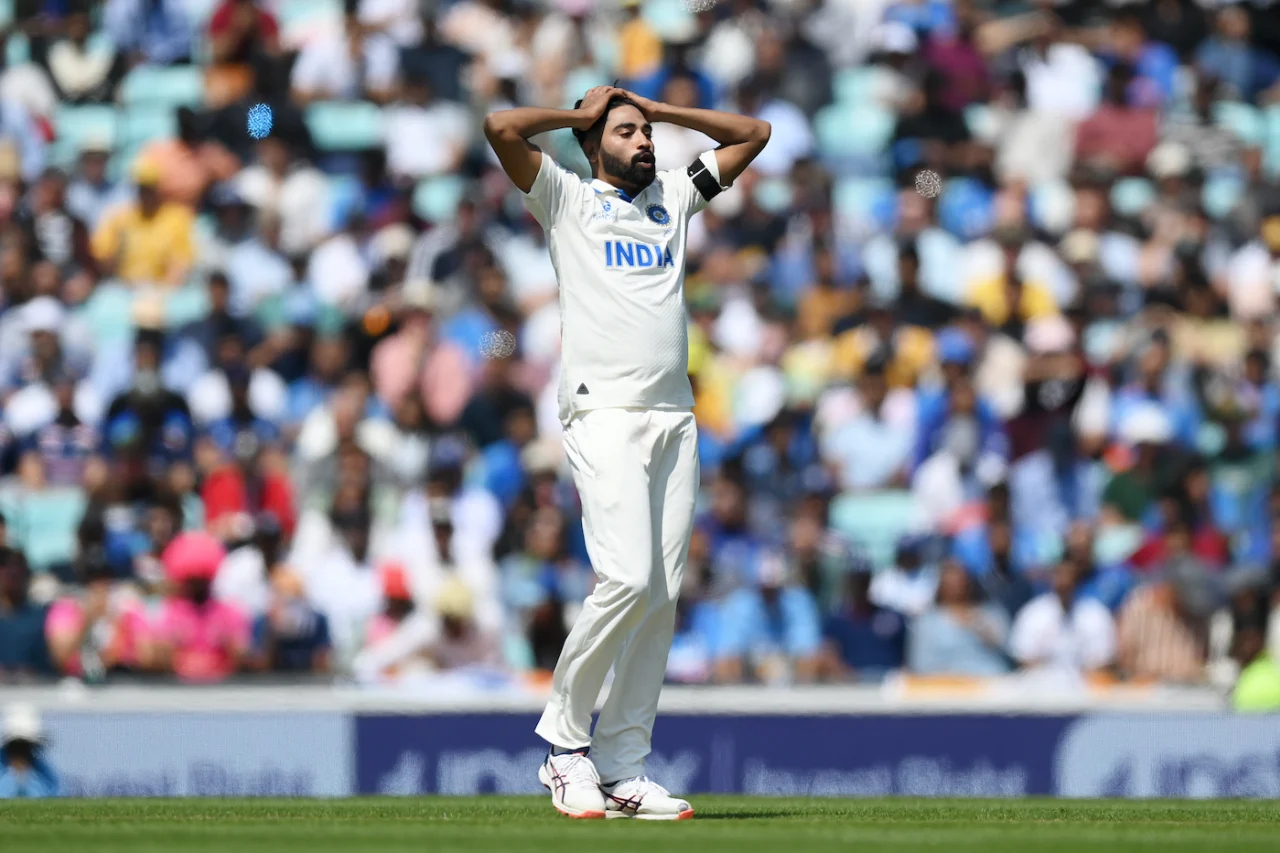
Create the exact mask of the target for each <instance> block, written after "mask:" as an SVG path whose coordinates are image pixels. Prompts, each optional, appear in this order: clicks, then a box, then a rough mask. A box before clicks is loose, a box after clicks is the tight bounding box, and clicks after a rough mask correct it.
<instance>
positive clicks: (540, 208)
mask: <svg viewBox="0 0 1280 853" xmlns="http://www.w3.org/2000/svg"><path fill="white" fill-rule="evenodd" d="M580 186H582V181H580V180H579V179H578V177H577V175H575V174H573V173H572V172H570V171H569V170H568V169H566V168H564V167H563V166H561V165H560V164H559V163H557V162H556V161H555V160H553V159H552V158H551V155H549V154H547V153H546V152H545V151H544V152H543V153H542V165H541V166H539V167H538V176H537V177H536V178H534V179H533V186H531V187H530V188H529V192H527V193H525V196H524V206H525V207H527V208H528V209H529V212H530V213H532V214H533V218H534V219H536V220H538V224H539V225H541V226H542V227H543V228H545V229H547V230H548V231H550V230H551V229H552V228H554V227H555V224H556V222H557V221H558V220H559V218H560V216H561V215H562V214H563V212H564V210H565V209H566V208H567V206H568V204H569V202H570V199H572V198H573V196H574V193H575V192H576V190H577V188H578V187H580Z"/></svg>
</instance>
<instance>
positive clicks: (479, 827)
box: [0, 797, 1280, 853]
mask: <svg viewBox="0 0 1280 853" xmlns="http://www.w3.org/2000/svg"><path fill="white" fill-rule="evenodd" d="M694 807H695V808H696V809H697V817H696V818H695V819H694V820H692V821H684V822H681V823H653V822H646V823H641V822H638V821H624V820H614V821H607V822H606V821H571V820H567V819H565V818H561V817H559V816H558V815H556V814H555V813H553V812H552V811H551V808H550V806H549V804H548V803H547V801H545V800H544V799H542V798H528V797H515V798H498V797H493V798H480V799H450V798H441V797H436V798H422V799H406V800H400V799H376V800H372V799H370V800H342V801H336V802H314V801H299V800H151V801H145V800H130V801H124V800H111V801H76V800H66V801H62V802H57V801H46V802H36V803H4V802H0V851H3V852H4V853H28V851H31V853H34V851H41V853H58V851H80V850H85V851H90V850H91V851H102V852H103V853H107V851H121V853H126V851H127V853H151V851H157V853H158V852H159V851H164V853H171V851H172V853H185V852H186V851H218V853H254V851H273V853H274V851H289V852H290V853H291V852H292V851H305V852H306V853H329V851H352V852H354V851H378V853H392V851H415V853H428V851H453V850H457V851H477V853H479V851H485V853H487V851H499V853H507V852H508V851H517V850H533V851H554V853H568V852H569V851H577V850H581V851H584V853H624V851H635V853H684V851H689V853H704V851H705V852H706V853H715V851H725V853H730V851H732V853H740V851H770V853H773V851H778V852H779V853H808V851H827V850H830V851H836V850H839V851H844V852H847V851H856V853H864V851H880V850H883V851H892V852H893V853H915V851H925V850H928V851H947V853H951V852H952V851H975V853H977V851H982V853H1005V851H1008V853H1027V851H1034V853H1053V851H1090V853H1096V851H1129V850H1144V851H1154V850H1159V851H1163V853H1173V851H1183V850H1185V851H1192V850H1194V851H1213V853H1234V852H1235V851H1259V853H1261V851H1274V850H1277V849H1280V808H1277V806H1276V804H1274V803H1246V802H1196V803H1171V802H1080V801H1050V800H1031V801H1017V802H1010V801H981V800H945V801H943V800H906V799H903V800H775V799H752V798H747V797H696V798H694Z"/></svg>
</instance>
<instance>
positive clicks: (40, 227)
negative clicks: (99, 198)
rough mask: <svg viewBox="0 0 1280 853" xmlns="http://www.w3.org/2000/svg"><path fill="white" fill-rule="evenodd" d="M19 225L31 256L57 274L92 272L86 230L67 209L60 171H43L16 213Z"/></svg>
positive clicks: (91, 257)
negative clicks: (28, 245)
mask: <svg viewBox="0 0 1280 853" xmlns="http://www.w3.org/2000/svg"><path fill="white" fill-rule="evenodd" d="M19 222H20V223H21V225H22V227H23V229H24V230H25V231H26V232H27V235H28V239H29V240H30V245H31V246H32V247H33V248H34V250H35V252H34V254H35V257H36V258H37V259H39V260H42V261H47V262H49V263H52V264H53V265H55V266H56V267H57V269H58V272H59V274H60V275H62V276H68V275H70V274H71V273H72V272H74V271H76V270H85V271H88V272H91V273H92V272H93V271H94V270H95V263H94V259H93V254H92V253H91V252H90V251H89V230H88V228H86V227H85V224H84V223H83V222H81V221H80V220H79V219H78V218H77V217H76V216H75V214H73V213H71V212H70V210H69V209H68V207H67V176H66V175H65V174H64V173H63V172H61V171H59V170H58V169H46V170H45V171H44V173H43V174H41V175H40V178H39V180H37V181H36V182H35V185H34V186H33V187H32V188H31V191H30V192H29V193H28V194H27V199H26V204H25V205H24V206H23V209H22V210H21V211H19Z"/></svg>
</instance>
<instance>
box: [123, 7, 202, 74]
mask: <svg viewBox="0 0 1280 853" xmlns="http://www.w3.org/2000/svg"><path fill="white" fill-rule="evenodd" d="M183 5H184V4H183V3H182V0H107V8H106V9H105V11H104V12H103V23H104V25H105V28H106V32H107V35H109V36H110V37H111V41H112V42H113V43H114V44H115V46H116V49H118V50H120V51H121V52H122V53H125V54H135V55H141V56H142V57H143V58H145V59H146V60H147V61H148V62H155V63H158V64H160V65H169V64H171V63H174V62H179V61H182V60H185V59H188V58H190V56H191V22H190V21H189V20H187V14H186V11H185V10H184V9H183Z"/></svg>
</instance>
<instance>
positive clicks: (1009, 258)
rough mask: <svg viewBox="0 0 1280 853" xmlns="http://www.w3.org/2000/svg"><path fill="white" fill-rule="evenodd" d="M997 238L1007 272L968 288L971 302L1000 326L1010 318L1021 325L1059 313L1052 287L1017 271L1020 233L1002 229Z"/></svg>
mask: <svg viewBox="0 0 1280 853" xmlns="http://www.w3.org/2000/svg"><path fill="white" fill-rule="evenodd" d="M995 238H996V240H997V242H999V244H1000V249H1001V251H1002V252H1003V254H1004V272H1003V273H1001V274H1000V275H997V276H992V277H990V278H981V279H978V280H977V281H975V282H974V283H973V284H972V285H971V286H970V288H969V293H968V304H969V305H971V306H973V307H974V308H977V309H978V310H979V311H981V312H982V316H983V317H984V318H986V321H987V322H988V323H989V324H991V325H992V326H993V327H995V328H997V329H999V328H1003V327H1004V326H1005V324H1007V323H1010V322H1011V321H1012V322H1013V323H1014V324H1016V325H1018V326H1021V325H1024V324H1026V323H1029V322H1031V321H1032V320H1035V319H1037V318H1039V317H1048V316H1052V315H1054V314H1057V313H1058V304H1057V302H1055V301H1054V298H1053V293H1052V292H1051V291H1050V290H1049V288H1047V287H1046V286H1045V285H1044V284H1042V283H1040V282H1037V281H1026V280H1024V279H1023V278H1022V276H1021V275H1019V274H1018V272H1017V269H1018V256H1019V255H1020V254H1021V253H1022V244H1023V242H1024V241H1023V237H1022V234H1021V232H1019V231H1017V230H1015V229H1002V230H1001V231H1000V232H998V233H997V234H996V235H995ZM1017 337H1021V335H1017Z"/></svg>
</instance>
